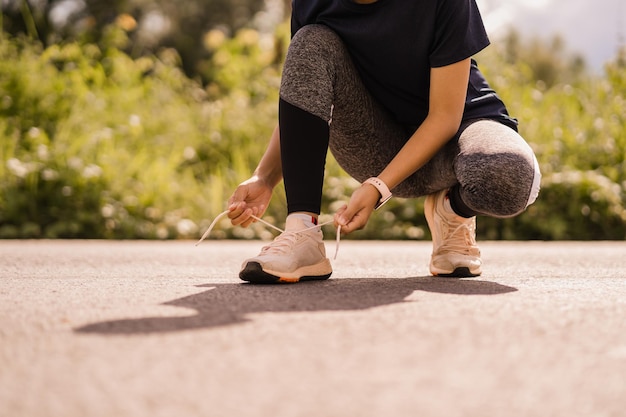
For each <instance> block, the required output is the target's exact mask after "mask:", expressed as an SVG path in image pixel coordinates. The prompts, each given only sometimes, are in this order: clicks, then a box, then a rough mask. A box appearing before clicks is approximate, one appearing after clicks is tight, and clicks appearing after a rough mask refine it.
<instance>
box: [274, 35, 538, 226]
mask: <svg viewBox="0 0 626 417" xmlns="http://www.w3.org/2000/svg"><path fill="white" fill-rule="evenodd" d="M280 97H281V100H283V101H285V102H287V103H289V104H290V105H292V106H295V107H297V108H299V109H302V110H304V111H305V112H307V113H310V114H312V115H314V116H316V117H318V118H320V119H322V120H323V121H325V122H327V123H328V124H329V126H330V128H329V138H328V147H329V148H330V150H331V152H332V153H333V156H334V157H335V159H336V160H337V162H338V163H339V165H340V166H341V167H342V168H343V169H344V170H345V171H346V172H347V173H348V174H349V175H351V176H352V177H354V178H355V179H356V180H358V181H360V182H362V181H364V180H365V179H367V178H369V177H371V176H376V175H378V174H379V173H380V172H381V171H382V170H383V169H384V168H385V167H386V166H387V165H388V163H389V162H390V161H391V160H392V159H393V157H394V156H395V155H396V154H397V153H398V152H399V151H400V149H401V148H402V146H403V145H404V144H405V143H406V141H407V140H408V139H409V137H410V136H411V135H412V134H413V132H414V128H410V127H407V126H405V125H401V124H399V123H397V122H396V121H395V120H394V119H393V118H392V117H391V115H390V114H389V113H388V112H387V111H386V110H385V109H384V108H382V106H380V105H379V104H378V103H377V102H376V101H375V100H374V99H373V98H372V96H371V95H370V93H369V92H368V91H367V90H366V89H365V87H364V86H363V84H362V82H361V79H360V77H359V75H358V73H357V71H356V69H355V67H354V65H353V63H352V60H351V58H350V55H349V53H348V51H347V50H346V48H345V46H344V44H343V42H342V41H341V39H340V38H339V37H338V36H337V35H336V34H335V33H334V32H333V31H331V30H330V29H328V28H326V27H325V26H321V25H310V26H305V27H303V28H302V29H301V30H299V31H298V33H296V35H295V36H294V37H293V39H292V41H291V45H290V47H289V51H288V54H287V59H286V62H285V67H284V70H283V77H282V84H281V89H280ZM291 136H293V137H291ZM291 136H290V137H289V138H286V137H285V138H283V137H282V132H281V147H283V141H284V140H289V141H297V140H298V137H297V135H291ZM306 146H307V145H306V144H300V145H297V146H296V147H298V148H300V149H303V148H304V149H306ZM285 148H287V147H285ZM283 158H285V156H284V155H283ZM284 173H285V172H284ZM285 174H287V173H285ZM540 176H541V174H540V172H539V168H538V164H537V161H536V158H535V156H534V154H533V152H532V150H531V148H530V146H528V144H527V143H526V142H525V141H524V139H523V138H522V137H521V136H520V135H519V134H518V133H517V132H515V131H514V130H513V129H511V128H510V127H508V126H506V125H503V124H501V123H499V122H497V121H493V120H478V121H473V122H470V123H466V124H464V125H463V126H462V127H461V129H460V131H459V134H457V136H456V137H455V138H453V139H452V140H450V141H449V142H448V143H447V144H446V145H445V146H444V147H443V148H442V149H441V150H440V151H439V152H438V153H437V154H436V155H435V156H434V157H433V158H432V159H431V160H430V161H429V162H428V163H427V164H426V165H424V166H423V167H422V168H420V169H419V170H418V171H416V172H415V173H413V174H412V175H411V176H410V177H409V178H407V179H406V180H405V181H403V182H402V183H401V184H399V185H398V186H397V187H396V188H395V189H394V190H393V193H394V195H395V196H398V197H419V196H424V195H427V194H431V193H434V192H437V191H440V190H443V189H446V188H452V187H457V190H458V196H459V197H460V198H461V200H462V202H463V204H464V205H465V206H466V207H467V208H469V209H470V210H471V211H473V212H474V213H476V214H482V215H488V216H493V217H510V216H514V215H517V214H519V213H521V212H522V211H523V210H524V209H525V208H526V207H527V206H528V205H529V204H531V203H532V202H533V201H534V200H535V198H536V197H537V194H538V192H539V180H540ZM287 180H288V178H287V177H285V183H286V185H287Z"/></svg>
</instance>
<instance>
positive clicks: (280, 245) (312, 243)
mask: <svg viewBox="0 0 626 417" xmlns="http://www.w3.org/2000/svg"><path fill="white" fill-rule="evenodd" d="M332 272H333V270H332V267H331V265H330V261H329V260H328V258H326V250H325V248H324V242H323V239H322V231H321V230H320V229H319V228H308V227H307V225H306V224H305V223H304V221H303V220H301V219H299V218H291V217H287V224H286V226H285V231H284V232H283V233H281V234H280V235H278V236H277V237H276V239H274V241H273V242H272V243H270V244H269V245H267V246H265V247H264V248H263V249H261V253H260V254H259V255H258V256H256V257H254V258H250V259H247V260H245V261H244V262H243V265H242V267H241V272H239V278H241V279H242V280H244V281H249V282H252V283H255V284H274V283H281V282H284V283H293V282H299V281H311V280H323V279H328V277H330V275H331V274H332Z"/></svg>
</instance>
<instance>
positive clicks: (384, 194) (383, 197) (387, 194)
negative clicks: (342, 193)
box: [363, 177, 393, 210]
mask: <svg viewBox="0 0 626 417" xmlns="http://www.w3.org/2000/svg"><path fill="white" fill-rule="evenodd" d="M363 184H371V185H373V186H374V187H376V189H377V190H378V192H379V193H380V200H378V203H376V207H374V210H378V209H379V208H380V207H381V206H382V205H383V204H385V203H386V202H387V201H389V200H390V199H391V197H392V196H393V194H391V191H389V187H387V184H385V183H384V182H383V181H382V180H381V179H380V178H377V177H371V178H368V179H366V180H365V181H363Z"/></svg>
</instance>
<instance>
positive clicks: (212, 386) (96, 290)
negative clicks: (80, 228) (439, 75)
mask: <svg viewBox="0 0 626 417" xmlns="http://www.w3.org/2000/svg"><path fill="white" fill-rule="evenodd" d="M261 245H262V244H261V243H260V242H233V241H206V242H205V243H203V244H202V245H200V246H199V247H195V246H194V244H193V242H185V241H183V242H180V241H178V242H133V241H127V242H121V241H115V242H111V241H0V416H2V417H4V416H7V417H20V416H28V417H44V416H63V417H79V416H80V417H100V416H103V417H104V416H106V417H112V416H115V417H126V416H128V417H131V416H132V417H140V416H150V417H159V416H168V417H169V416H184V417H187V416H210V417H212V416H224V417H238V416H254V417H265V416H268V417H269V416H272V417H283V416H284V417H298V416H315V417H326V416H341V417H349V416H355V417H357V416H358V417H369V416H372V417H373V416H376V417H379V416H426V417H429V416H432V417H439V416H441V417H443V416H445V417H455V416H471V417H490V416H498V417H518V416H519V417H522V416H524V417H526V416H541V417H550V416H568V417H576V416H593V417H604V416H606V417H617V416H626V243H625V242H594V243H588V242H553V243H543V242H486V243H482V244H481V249H482V251H483V260H484V262H485V265H484V272H483V276H481V277H479V278H474V279H462V280H459V279H442V278H433V277H430V276H429V275H428V269H427V264H428V258H429V254H430V250H431V248H430V243H429V242H355V241H344V242H342V244H341V248H340V251H339V257H338V259H337V260H335V261H333V266H334V270H335V272H334V274H333V276H332V277H331V279H330V280H328V281H324V282H310V283H302V284H296V285H279V286H255V285H250V284H244V283H242V282H240V281H239V279H238V278H237V272H238V269H239V265H240V263H241V261H242V260H243V259H244V258H246V257H249V256H253V255H255V254H256V253H257V252H258V250H259V248H260V246H261ZM327 250H328V252H329V253H331V254H332V252H333V251H334V243H333V242H328V244H327Z"/></svg>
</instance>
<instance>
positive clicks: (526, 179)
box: [459, 153, 541, 218]
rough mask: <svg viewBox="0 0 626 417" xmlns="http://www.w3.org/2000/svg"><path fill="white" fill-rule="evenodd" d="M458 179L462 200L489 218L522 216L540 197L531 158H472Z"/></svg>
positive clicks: (519, 155)
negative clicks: (538, 196)
mask: <svg viewBox="0 0 626 417" xmlns="http://www.w3.org/2000/svg"><path fill="white" fill-rule="evenodd" d="M470 159H473V160H470V161H468V163H467V167H468V169H466V170H465V172H464V173H463V177H462V178H459V180H460V184H461V193H462V199H463V201H464V202H465V203H466V204H467V205H468V206H469V207H471V208H472V209H474V210H475V211H476V212H478V213H481V214H485V215H489V216H492V217H502V218H505V217H513V216H516V215H518V214H520V213H522V212H523V211H524V210H525V209H526V207H528V206H529V205H530V204H532V203H533V202H534V201H535V199H536V198H537V195H538V194H539V182H540V179H541V173H540V171H539V165H538V164H537V162H536V159H535V157H534V155H532V154H531V155H527V154H522V153H499V154H493V155H473V156H472V157H471V158H470Z"/></svg>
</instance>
